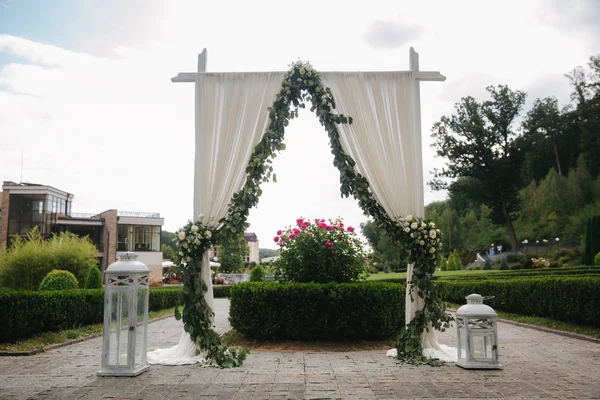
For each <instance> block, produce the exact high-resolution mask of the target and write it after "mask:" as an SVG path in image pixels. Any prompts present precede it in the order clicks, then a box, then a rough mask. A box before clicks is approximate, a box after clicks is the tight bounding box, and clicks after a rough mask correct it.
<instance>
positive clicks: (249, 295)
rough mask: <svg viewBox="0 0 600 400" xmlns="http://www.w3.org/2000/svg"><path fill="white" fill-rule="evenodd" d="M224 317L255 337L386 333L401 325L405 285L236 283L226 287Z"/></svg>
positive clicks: (377, 335) (361, 336)
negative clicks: (228, 302)
mask: <svg viewBox="0 0 600 400" xmlns="http://www.w3.org/2000/svg"><path fill="white" fill-rule="evenodd" d="M229 319H230V322H231V325H232V326H233V327H234V328H235V329H236V330H237V331H238V332H240V333H243V334H244V335H247V336H249V337H252V338H259V339H267V338H280V339H302V340H307V339H327V340H331V339H340V338H347V339H350V338H351V339H377V338H389V337H392V336H393V335H395V334H396V333H397V332H398V331H399V330H400V328H401V327H402V326H403V325H404V286H403V285H398V284H391V283H382V282H364V283H327V284H316V283H287V284H281V283H274V282H273V283H271V282H267V283H263V282H246V283H240V284H237V285H234V286H232V287H231V307H230V310H229Z"/></svg>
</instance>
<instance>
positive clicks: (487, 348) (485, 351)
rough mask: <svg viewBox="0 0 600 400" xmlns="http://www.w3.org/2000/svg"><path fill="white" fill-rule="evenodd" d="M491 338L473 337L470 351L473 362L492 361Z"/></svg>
mask: <svg viewBox="0 0 600 400" xmlns="http://www.w3.org/2000/svg"><path fill="white" fill-rule="evenodd" d="M491 339H492V338H491V337H490V336H487V335H486V336H473V338H472V342H471V344H472V349H473V358H474V359H475V360H485V361H491V360H492V340H491Z"/></svg>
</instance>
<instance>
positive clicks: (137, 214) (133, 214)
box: [117, 211, 160, 218]
mask: <svg viewBox="0 0 600 400" xmlns="http://www.w3.org/2000/svg"><path fill="white" fill-rule="evenodd" d="M117 216H119V217H138V218H160V213H154V212H140V211H117Z"/></svg>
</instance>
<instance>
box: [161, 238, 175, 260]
mask: <svg viewBox="0 0 600 400" xmlns="http://www.w3.org/2000/svg"><path fill="white" fill-rule="evenodd" d="M160 251H162V253H163V259H164V260H171V261H173V262H175V259H176V258H177V257H176V254H177V253H176V252H175V250H174V249H173V248H172V247H171V246H169V245H168V244H164V243H163V244H161V245H160Z"/></svg>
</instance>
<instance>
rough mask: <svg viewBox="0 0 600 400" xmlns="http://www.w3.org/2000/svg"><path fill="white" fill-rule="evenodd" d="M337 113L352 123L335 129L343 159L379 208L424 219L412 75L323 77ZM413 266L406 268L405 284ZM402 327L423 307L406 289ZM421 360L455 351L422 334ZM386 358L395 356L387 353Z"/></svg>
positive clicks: (445, 357) (431, 334) (432, 334)
mask: <svg viewBox="0 0 600 400" xmlns="http://www.w3.org/2000/svg"><path fill="white" fill-rule="evenodd" d="M323 83H324V84H325V85H326V86H328V87H329V88H330V89H331V92H332V94H333V98H334V99H335V101H336V106H337V110H338V111H339V112H340V113H342V114H344V115H346V116H350V117H352V118H353V123H352V124H341V125H338V129H339V131H340V142H341V144H342V148H343V149H344V151H345V152H346V154H348V155H350V156H351V157H352V158H353V159H354V161H356V170H357V171H358V172H359V173H360V174H361V175H363V176H364V177H365V178H366V179H367V181H368V182H369V187H370V188H371V191H372V193H373V195H374V196H375V198H376V199H377V201H378V202H379V204H380V205H381V206H382V207H383V208H384V209H385V211H386V213H387V214H388V216H389V217H390V218H392V219H397V218H398V217H404V216H407V215H414V216H417V217H420V218H422V217H423V216H424V213H425V212H424V198H423V160H422V150H421V127H420V115H419V114H420V105H419V93H418V90H419V88H418V85H417V84H416V82H415V79H414V75H413V73H412V72H343V73H339V72H336V73H323ZM413 268H414V265H413V264H411V265H409V266H408V271H407V282H410V280H411V279H412V275H413ZM405 297H406V303H405V304H406V309H405V312H406V324H408V323H409V322H410V321H412V319H413V318H414V317H415V313H416V312H417V311H418V310H422V309H423V307H424V301H423V299H422V298H421V297H419V296H417V295H416V293H415V294H414V300H415V301H414V302H413V301H411V297H410V292H409V286H408V285H407V288H406V293H405ZM421 344H422V346H423V352H424V354H425V355H427V356H429V357H434V358H440V359H442V360H444V361H455V360H456V349H455V348H450V347H448V346H444V345H440V344H439V342H438V340H437V337H436V334H435V331H434V330H433V329H429V332H427V331H425V332H423V335H422V337H421ZM390 354H394V351H391V353H390Z"/></svg>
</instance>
